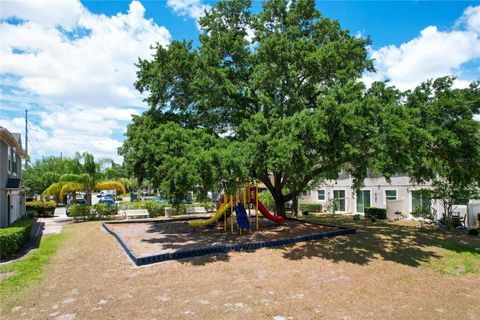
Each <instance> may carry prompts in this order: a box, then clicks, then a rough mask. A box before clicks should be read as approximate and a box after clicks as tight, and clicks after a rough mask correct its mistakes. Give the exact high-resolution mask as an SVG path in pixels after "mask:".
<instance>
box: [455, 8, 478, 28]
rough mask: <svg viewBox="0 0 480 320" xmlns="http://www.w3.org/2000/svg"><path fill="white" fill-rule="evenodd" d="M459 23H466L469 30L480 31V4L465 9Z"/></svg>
mask: <svg viewBox="0 0 480 320" xmlns="http://www.w3.org/2000/svg"><path fill="white" fill-rule="evenodd" d="M459 23H460V24H462V23H463V24H465V25H466V26H467V29H469V30H473V31H476V32H480V6H476V7H468V8H467V9H465V11H464V12H463V16H462V17H461V18H460V19H459Z"/></svg>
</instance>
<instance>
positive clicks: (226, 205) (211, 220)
mask: <svg viewBox="0 0 480 320" xmlns="http://www.w3.org/2000/svg"><path fill="white" fill-rule="evenodd" d="M231 205H232V204H231V203H230V201H229V202H227V203H222V205H221V206H220V208H219V209H218V210H217V212H215V214H214V215H213V216H211V217H210V218H208V219H195V220H190V221H188V224H189V225H190V227H201V226H208V225H209V224H212V223H214V222H215V221H217V220H218V219H220V218H221V217H223V214H224V213H225V211H227V209H229V208H230V207H231Z"/></svg>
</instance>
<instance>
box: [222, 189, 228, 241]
mask: <svg viewBox="0 0 480 320" xmlns="http://www.w3.org/2000/svg"><path fill="white" fill-rule="evenodd" d="M227 201H228V196H227V194H226V193H225V192H224V193H223V205H225V206H226V205H227ZM223 231H224V232H225V231H227V210H226V209H225V212H224V213H223Z"/></svg>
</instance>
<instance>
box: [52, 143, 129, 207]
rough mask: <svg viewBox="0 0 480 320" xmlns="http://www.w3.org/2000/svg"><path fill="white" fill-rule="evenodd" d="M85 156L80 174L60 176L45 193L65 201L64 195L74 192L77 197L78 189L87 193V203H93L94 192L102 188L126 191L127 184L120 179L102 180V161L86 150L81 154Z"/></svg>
mask: <svg viewBox="0 0 480 320" xmlns="http://www.w3.org/2000/svg"><path fill="white" fill-rule="evenodd" d="M77 157H81V158H83V165H82V171H83V173H80V174H64V175H62V176H61V177H60V181H58V182H56V183H53V184H51V185H50V186H49V187H48V188H47V189H45V191H44V192H43V194H45V195H47V196H50V195H53V196H55V197H57V198H58V199H59V200H60V201H63V197H64V196H65V195H66V194H67V193H70V192H72V193H73V198H74V199H75V196H76V192H77V191H85V193H86V194H87V204H88V205H91V204H92V192H93V191H95V190H102V189H107V190H111V189H115V190H120V191H122V193H123V194H125V193H126V190H125V186H124V185H123V183H121V182H119V181H111V180H110V181H102V173H101V172H100V165H101V164H100V163H96V162H95V159H94V157H93V155H92V154H90V153H88V152H84V153H83V154H82V155H81V156H80V155H79V154H77Z"/></svg>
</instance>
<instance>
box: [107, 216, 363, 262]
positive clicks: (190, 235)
mask: <svg viewBox="0 0 480 320" xmlns="http://www.w3.org/2000/svg"><path fill="white" fill-rule="evenodd" d="M103 227H104V228H105V229H106V230H107V231H108V232H109V233H111V234H112V235H113V236H114V237H115V238H116V239H117V240H118V241H119V243H120V244H121V246H122V247H123V248H124V249H125V251H126V253H127V254H128V255H129V257H130V258H131V259H132V260H133V262H134V263H135V264H136V265H145V264H151V263H155V262H161V261H166V260H172V259H182V258H189V257H195V256H201V255H206V254H219V253H227V252H229V251H241V250H254V249H258V248H262V247H274V246H281V245H288V244H293V243H296V242H302V241H310V240H318V239H323V238H328V237H334V236H339V235H346V234H352V233H355V229H352V228H345V227H336V226H327V225H318V224H312V223H307V222H302V221H299V220H295V219H287V220H285V221H284V223H283V224H281V225H279V224H277V223H275V222H273V221H270V220H266V219H263V218H262V219H259V230H258V231H254V232H248V231H247V232H243V233H242V235H240V234H239V232H238V230H236V232H235V233H233V234H232V233H231V232H230V225H229V224H227V230H228V231H227V232H224V231H223V223H218V224H217V225H216V226H215V227H211V228H208V227H202V228H196V229H195V230H193V228H192V227H190V226H189V225H188V223H187V220H174V221H126V222H107V223H104V224H103ZM252 229H254V226H253V225H252Z"/></svg>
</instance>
